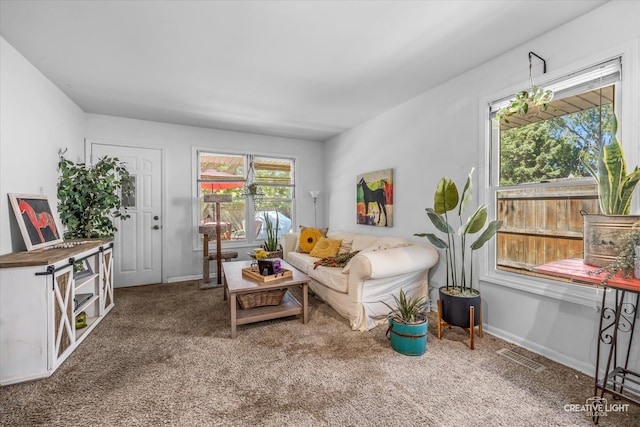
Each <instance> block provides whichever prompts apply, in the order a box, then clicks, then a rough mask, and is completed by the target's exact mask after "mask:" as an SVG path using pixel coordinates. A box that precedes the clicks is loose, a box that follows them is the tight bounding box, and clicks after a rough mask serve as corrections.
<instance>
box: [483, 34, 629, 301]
mask: <svg viewBox="0 0 640 427" xmlns="http://www.w3.org/2000/svg"><path fill="white" fill-rule="evenodd" d="M638 52H639V47H638V42H635V41H634V42H631V43H626V44H623V45H620V46H617V47H613V48H611V49H608V50H607V51H604V52H601V53H600V54H597V55H593V56H590V57H588V58H585V59H582V60H580V61H575V62H573V63H570V64H569V65H567V66H565V67H562V68H560V69H558V70H557V71H554V72H550V73H548V75H543V76H538V77H536V83H537V85H538V86H542V87H547V86H548V85H550V84H552V83H553V82H557V81H559V80H561V79H563V78H566V77H567V76H570V75H572V74H574V73H576V72H578V71H580V70H585V69H588V68H590V67H592V66H594V65H596V64H600V63H605V62H607V61H609V60H613V59H615V58H617V57H619V58H621V78H620V84H619V86H620V88H619V89H618V90H619V91H620V92H619V96H618V95H617V100H616V102H620V104H619V106H618V108H617V111H618V112H620V116H619V128H618V136H619V139H620V141H621V142H622V144H623V149H624V150H625V155H626V157H627V162H628V164H629V165H635V164H638V163H640V162H639V159H640V147H637V146H636V147H634V146H633V144H632V141H637V137H638V135H639V134H640V125H639V124H638V123H637V119H636V120H634V117H636V118H637V117H638V113H639V112H640V108H639V107H640V100H639V99H638V95H639V92H640V90H639V86H640V85H639V84H638V83H637V82H636V81H635V80H637V79H638V77H639V76H640V74H639V73H638ZM528 86H530V83H529V82H528V81H525V82H521V83H519V84H517V85H514V86H511V87H509V88H506V89H504V90H502V91H500V92H497V93H493V94H490V95H488V96H484V97H482V98H481V99H480V102H479V110H478V111H479V121H478V123H479V129H478V131H479V132H478V134H479V135H480V136H481V137H480V138H479V144H480V147H479V153H480V157H479V159H478V161H479V162H480V164H481V165H482V166H481V167H480V168H479V169H480V170H479V182H480V183H481V186H480V188H481V190H479V199H480V203H485V204H488V205H489V212H488V214H489V217H490V218H496V215H497V212H496V206H497V203H496V202H497V199H496V192H497V190H498V189H499V187H498V186H497V185H494V183H497V182H498V181H497V177H498V173H497V171H495V170H494V167H495V166H494V165H499V163H495V162H496V160H498V161H499V159H497V157H498V153H497V152H496V150H492V141H491V137H492V132H491V126H492V121H491V120H490V117H491V113H490V108H489V107H490V105H491V104H493V103H495V102H496V101H499V100H504V99H509V98H510V97H511V96H513V93H516V91H518V90H522V88H526V87H528ZM614 108H615V107H614ZM616 114H618V113H616ZM636 145H637V144H636ZM498 167H499V166H498ZM594 181H595V180H593V178H586V179H584V180H577V181H572V185H577V184H578V182H582V183H584V184H589V183H591V184H592V183H593V182H594ZM541 185H546V184H541ZM552 185H557V184H552ZM508 188H515V187H508ZM482 189H483V190H482ZM636 191H637V190H636ZM636 195H637V193H636ZM638 199H640V197H634V200H633V202H632V208H631V209H632V212H639V211H640V200H638ZM481 251H482V256H480V257H477V258H478V260H479V265H478V267H479V282H480V286H482V284H491V285H497V286H502V287H506V288H509V289H511V290H517V291H521V292H525V293H529V294H535V295H541V296H545V297H548V298H553V299H559V300H563V301H568V302H573V303H575V304H579V305H583V306H588V307H593V308H594V309H597V307H599V304H600V300H601V298H602V292H603V290H602V288H597V287H592V286H584V285H581V284H576V283H572V282H567V281H564V280H561V279H559V278H558V279H553V278H543V277H535V276H528V275H524V274H519V273H514V272H511V271H505V270H500V269H498V268H497V266H496V257H497V246H496V239H491V240H490V241H489V242H488V244H487V245H485V247H484V248H482V249H481Z"/></svg>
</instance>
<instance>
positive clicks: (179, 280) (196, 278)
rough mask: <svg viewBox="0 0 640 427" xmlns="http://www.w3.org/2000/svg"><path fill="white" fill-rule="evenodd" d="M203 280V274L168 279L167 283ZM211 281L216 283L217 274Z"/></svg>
mask: <svg viewBox="0 0 640 427" xmlns="http://www.w3.org/2000/svg"><path fill="white" fill-rule="evenodd" d="M201 279H202V274H196V275H191V276H178V277H170V278H167V283H176V282H187V281H190V280H201ZM211 280H214V281H215V280H217V279H216V275H215V274H214V275H212V276H211Z"/></svg>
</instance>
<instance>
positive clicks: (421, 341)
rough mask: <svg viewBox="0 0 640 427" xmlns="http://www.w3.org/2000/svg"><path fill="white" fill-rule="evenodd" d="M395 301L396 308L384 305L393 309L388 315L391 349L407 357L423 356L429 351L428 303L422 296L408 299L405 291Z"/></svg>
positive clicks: (395, 297)
mask: <svg viewBox="0 0 640 427" xmlns="http://www.w3.org/2000/svg"><path fill="white" fill-rule="evenodd" d="M393 299H394V300H395V307H392V306H390V305H389V304H387V303H383V304H384V305H386V306H387V307H389V308H390V309H391V312H389V314H388V315H387V320H388V321H389V328H388V329H387V338H389V339H390V340H391V348H393V349H394V350H395V351H397V352H398V353H401V354H404V355H407V356H420V355H423V354H424V352H425V351H426V350H427V326H428V320H427V315H426V312H427V309H428V301H427V300H426V299H425V298H424V297H421V296H413V297H407V295H406V294H405V292H404V290H403V289H400V295H399V296H396V295H394V296H393Z"/></svg>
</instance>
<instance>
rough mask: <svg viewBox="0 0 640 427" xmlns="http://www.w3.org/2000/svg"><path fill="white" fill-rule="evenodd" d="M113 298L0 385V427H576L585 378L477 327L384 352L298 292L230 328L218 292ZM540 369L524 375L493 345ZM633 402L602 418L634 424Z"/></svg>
mask: <svg viewBox="0 0 640 427" xmlns="http://www.w3.org/2000/svg"><path fill="white" fill-rule="evenodd" d="M115 298H116V307H115V308H114V310H113V311H111V313H109V315H108V316H107V317H106V318H105V319H104V321H103V322H102V323H101V324H100V325H98V327H97V328H96V329H95V330H94V331H93V333H92V334H91V335H90V336H89V337H87V339H86V340H85V341H84V342H83V343H82V344H81V345H80V347H79V348H78V349H77V350H76V351H75V352H74V353H73V354H72V355H71V356H70V357H69V359H67V361H66V362H65V363H64V364H63V365H62V366H61V367H60V368H59V369H58V370H57V371H56V372H55V373H54V375H53V376H52V377H51V378H48V379H44V380H38V381H33V382H30V383H24V384H17V385H12V386H6V387H2V388H0V425H3V426H39V425H46V426H147V425H151V426H158V425H173V426H191V425H197V426H207V425H225V426H226V425H229V426H260V425H265V426H282V425H288V426H319V425H329V426H397V425H404V426H485V427H486V426H554V425H557V426H569V425H572V426H590V425H592V424H591V419H590V418H589V417H588V416H587V414H586V413H584V412H567V411H565V410H564V406H565V405H566V404H584V403H585V401H586V399H587V398H589V397H591V396H592V394H593V385H592V379H591V378H589V377H587V376H585V375H582V374H580V373H578V372H577V371H573V370H571V369H568V368H566V367H563V366H561V365H558V364H556V363H553V362H551V361H549V360H546V359H544V358H542V357H540V356H536V355H533V354H531V353H528V352H526V351H525V350H522V349H520V348H518V347H515V346H512V345H509V344H507V343H505V342H504V341H501V340H499V339H496V338H494V337H491V336H489V335H485V337H484V338H482V339H478V341H477V347H476V350H475V351H471V350H469V349H468V348H467V347H466V344H465V342H464V339H465V335H464V333H462V332H458V331H456V330H451V331H448V332H447V333H446V335H445V338H444V339H443V340H438V339H437V338H436V336H435V321H434V318H433V317H431V321H430V325H429V336H428V349H427V353H426V354H425V355H424V356H421V357H408V356H403V355H400V354H398V353H396V352H394V351H393V350H392V349H391V348H390V345H389V343H388V341H387V339H386V337H385V331H386V328H384V327H379V328H376V329H374V330H372V331H370V332H365V333H362V332H353V331H351V330H350V329H349V327H348V324H347V322H346V321H345V320H343V319H342V318H340V317H339V316H337V314H336V313H335V312H334V311H332V310H331V309H330V308H329V307H328V306H326V305H325V304H323V303H321V302H319V301H316V300H315V299H314V298H310V301H311V305H312V308H311V313H310V322H309V323H308V324H307V325H303V324H302V322H301V321H300V319H299V318H288V319H280V320H275V321H268V322H263V323H258V324H253V325H246V326H240V327H239V328H238V337H237V339H235V340H231V339H230V338H229V336H230V330H229V314H228V306H227V304H226V302H223V300H222V290H221V289H213V290H205V291H201V290H198V289H197V285H196V283H195V282H189V283H179V284H164V285H152V286H144V287H137V288H128V289H117V290H116V293H115ZM504 347H506V348H511V349H513V350H514V351H516V352H518V353H520V354H522V355H526V356H529V357H531V358H532V359H534V360H535V361H537V362H539V363H541V364H543V365H544V366H546V369H545V370H544V371H543V372H541V373H536V372H534V371H531V370H529V369H528V368H526V367H523V366H521V365H519V364H516V363H514V362H512V361H510V360H507V359H505V358H503V357H501V356H499V355H498V354H496V350H498V349H500V348H504ZM639 420H640V411H639V410H638V408H635V407H631V409H630V411H629V412H628V413H609V414H608V415H607V416H606V417H603V418H601V422H600V424H601V425H603V426H637V425H638V421H639Z"/></svg>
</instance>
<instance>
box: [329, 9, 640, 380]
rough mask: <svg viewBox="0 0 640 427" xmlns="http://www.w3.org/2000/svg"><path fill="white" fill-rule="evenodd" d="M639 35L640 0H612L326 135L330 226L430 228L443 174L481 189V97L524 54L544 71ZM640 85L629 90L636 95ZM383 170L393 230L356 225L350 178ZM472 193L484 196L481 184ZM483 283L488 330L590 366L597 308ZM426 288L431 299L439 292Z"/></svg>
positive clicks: (631, 105)
mask: <svg viewBox="0 0 640 427" xmlns="http://www.w3.org/2000/svg"><path fill="white" fill-rule="evenodd" d="M507 36H508V35H505V37H507ZM639 40H640V2H625V1H613V2H611V3H607V4H605V5H604V6H602V7H601V8H599V9H596V10H595V11H593V12H592V13H589V14H587V15H584V16H583V17H581V18H578V19H577V20H575V21H573V22H570V23H568V24H566V25H564V26H562V27H560V28H558V29H556V30H554V31H552V32H549V33H547V34H546V35H544V36H543V37H539V38H537V39H535V40H532V41H530V42H528V43H526V44H524V45H522V46H520V47H518V48H516V49H514V50H512V51H510V52H507V53H505V54H504V55H502V56H500V57H498V58H496V59H494V60H492V61H490V62H488V63H486V64H484V65H482V66H480V67H478V68H476V69H474V70H472V71H470V72H468V73H466V74H464V75H461V76H458V77H455V78H453V79H452V80H451V81H449V82H447V83H445V84H442V85H440V86H438V87H436V88H434V89H433V90H430V91H428V92H425V93H423V94H421V95H419V96H417V97H415V98H413V99H411V100H409V101H408V102H406V103H404V104H402V105H399V106H397V107H395V108H394V109H392V110H389V111H387V112H385V113H384V114H382V115H380V116H378V117H376V118H374V119H372V120H369V121H367V122H365V123H362V124H361V125H359V126H357V127H355V128H353V129H351V130H349V131H348V132H345V133H343V134H341V135H339V136H337V137H334V138H332V139H330V140H329V141H327V142H326V143H325V144H326V147H325V161H324V163H325V167H326V172H325V181H326V182H325V191H326V193H327V194H328V197H329V203H328V205H327V209H328V210H327V212H326V214H327V217H328V219H329V224H328V225H329V227H331V228H338V229H344V230H352V231H359V232H367V233H374V234H378V235H391V236H401V237H405V238H412V239H417V238H414V237H412V236H413V233H416V232H425V231H433V228H432V227H431V226H430V223H429V222H428V220H427V218H426V216H425V212H424V209H425V208H426V207H430V206H432V205H433V192H434V189H435V185H436V183H437V182H438V180H439V179H440V178H441V177H443V176H449V177H452V178H453V179H454V180H455V181H456V182H457V183H458V185H463V184H464V180H465V178H466V174H467V173H468V171H469V170H470V169H471V167H475V168H476V170H477V172H476V175H475V178H476V180H475V185H476V189H478V188H480V189H482V188H483V186H484V181H481V180H480V179H478V178H482V177H483V176H484V172H485V171H484V169H485V162H484V156H483V155H482V153H483V152H484V151H483V149H482V147H483V144H484V143H485V139H484V132H483V131H482V129H483V126H482V123H481V122H480V121H481V118H482V117H483V115H482V113H481V111H480V101H481V100H482V99H485V98H486V97H488V96H490V95H495V94H501V95H503V96H506V95H509V93H513V87H514V86H518V87H520V88H522V87H526V86H527V85H528V83H527V80H528V71H529V70H528V56H527V53H528V52H529V51H534V52H536V53H537V54H538V55H540V56H542V57H543V58H545V59H546V60H547V66H548V68H549V70H559V69H561V68H563V67H568V66H570V65H572V64H574V63H576V62H577V61H581V60H584V59H585V58H589V57H592V56H593V55H595V54H597V53H598V52H603V51H607V50H608V49H610V48H611V47H612V46H615V45H619V44H629V43H630V42H631V43H638V41H639ZM486 42H487V43H490V42H491V41H490V40H487V41H486ZM636 46H637V45H636ZM636 49H637V47H636ZM434 66H437V65H435V64H434ZM631 71H632V73H633V74H634V75H630V76H626V77H625V80H624V84H625V85H627V87H629V85H637V80H638V79H639V75H638V72H637V69H635V70H631ZM539 74H540V72H539ZM536 82H538V80H536ZM509 91H511V92H509ZM637 92H638V91H637V88H635V89H634V91H633V92H632V93H635V94H636V95H637ZM623 102H626V104H623V109H624V111H625V115H624V116H623V119H622V122H623V124H622V125H623V134H624V137H623V139H622V140H623V143H624V142H625V139H624V138H630V139H628V140H627V143H626V146H625V147H626V149H627V153H626V154H627V157H628V158H629V161H630V162H634V163H631V164H637V163H638V159H640V153H639V152H638V150H639V149H640V148H639V146H640V144H638V142H637V141H638V135H640V131H639V129H640V123H639V122H638V120H637V115H638V111H639V110H638V105H637V104H638V100H637V96H635V99H627V100H624V99H623ZM633 115H635V117H634V116H633ZM633 141H635V143H634V142H633ZM385 168H394V227H392V228H388V229H386V228H381V227H371V226H364V225H356V224H355V212H354V211H355V179H356V176H357V175H358V174H360V173H362V172H368V171H374V170H378V169H385ZM476 194H479V195H480V196H482V195H483V191H480V192H479V193H478V191H476ZM476 200H477V198H476ZM636 206H638V204H637V203H636ZM430 277H431V283H432V284H433V285H435V287H439V286H441V285H442V284H443V283H444V277H445V272H444V264H443V263H442V262H440V263H439V265H438V267H437V268H435V269H433V270H432V273H431V275H430ZM568 286H575V285H568ZM480 287H481V290H482V293H483V301H484V308H485V310H484V315H485V316H484V318H485V329H486V330H488V331H490V332H492V333H494V334H496V335H499V336H502V337H504V338H506V339H508V340H513V341H518V342H519V343H520V344H521V345H523V346H526V347H529V348H531V349H533V350H534V351H537V352H539V353H542V354H545V355H547V356H548V357H551V358H553V359H555V360H558V361H560V362H562V363H565V364H568V365H571V366H573V367H576V368H577V369H580V370H582V371H585V372H587V373H590V374H592V373H593V366H594V362H595V350H594V349H595V344H596V342H597V341H596V336H595V335H596V334H595V330H596V329H597V319H598V313H597V312H596V310H595V309H594V305H590V304H589V303H588V302H587V303H586V304H574V303H571V302H567V301H563V300H558V299H556V298H549V297H546V296H540V295H536V294H531V293H528V292H523V291H520V290H515V289H511V288H508V287H504V286H496V285H494V284H492V283H490V282H487V283H482V284H481V286H480ZM430 295H431V297H432V298H434V299H435V298H437V291H435V290H432V291H431V292H430ZM480 345H481V344H480Z"/></svg>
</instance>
